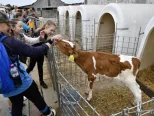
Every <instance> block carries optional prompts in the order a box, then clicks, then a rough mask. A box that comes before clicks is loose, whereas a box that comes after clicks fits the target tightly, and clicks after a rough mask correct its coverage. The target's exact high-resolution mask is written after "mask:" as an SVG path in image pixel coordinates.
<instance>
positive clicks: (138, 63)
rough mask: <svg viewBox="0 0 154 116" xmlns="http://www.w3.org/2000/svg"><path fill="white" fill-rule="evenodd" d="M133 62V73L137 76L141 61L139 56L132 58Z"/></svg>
mask: <svg viewBox="0 0 154 116" xmlns="http://www.w3.org/2000/svg"><path fill="white" fill-rule="evenodd" d="M132 63H133V66H134V69H133V75H134V76H136V71H137V70H138V69H139V68H140V64H141V62H140V60H139V59H137V58H132Z"/></svg>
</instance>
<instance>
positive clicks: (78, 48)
mask: <svg viewBox="0 0 154 116" xmlns="http://www.w3.org/2000/svg"><path fill="white" fill-rule="evenodd" d="M74 44H75V50H80V49H81V47H80V45H79V41H78V40H74Z"/></svg>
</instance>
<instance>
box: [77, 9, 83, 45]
mask: <svg viewBox="0 0 154 116" xmlns="http://www.w3.org/2000/svg"><path fill="white" fill-rule="evenodd" d="M81 35H82V17H81V13H80V12H79V11H78V12H77V13H76V24H75V39H76V40H78V42H79V43H80V46H81V47H82V40H81Z"/></svg>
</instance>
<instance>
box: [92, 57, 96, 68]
mask: <svg viewBox="0 0 154 116" xmlns="http://www.w3.org/2000/svg"><path fill="white" fill-rule="evenodd" d="M92 60H93V64H94V68H95V69H96V60H95V57H94V56H93V57H92Z"/></svg>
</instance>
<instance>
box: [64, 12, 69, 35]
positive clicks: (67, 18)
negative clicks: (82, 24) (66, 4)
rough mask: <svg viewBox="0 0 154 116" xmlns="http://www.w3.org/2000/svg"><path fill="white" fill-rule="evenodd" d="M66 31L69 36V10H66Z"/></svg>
mask: <svg viewBox="0 0 154 116" xmlns="http://www.w3.org/2000/svg"><path fill="white" fill-rule="evenodd" d="M65 24H66V32H65V34H66V35H68V36H69V12H68V11H66V23H65Z"/></svg>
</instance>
